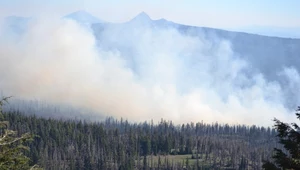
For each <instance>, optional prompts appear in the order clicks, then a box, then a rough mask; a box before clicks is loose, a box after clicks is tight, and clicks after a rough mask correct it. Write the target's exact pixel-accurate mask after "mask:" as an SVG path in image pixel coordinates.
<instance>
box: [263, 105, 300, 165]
mask: <svg viewBox="0 0 300 170" xmlns="http://www.w3.org/2000/svg"><path fill="white" fill-rule="evenodd" d="M296 116H297V119H299V120H300V107H298V109H297V110H296ZM274 122H275V125H274V127H275V129H276V130H277V133H278V134H277V137H278V138H279V143H281V144H282V145H283V147H284V148H285V151H283V150H281V149H278V148H274V155H273V162H270V161H265V163H264V164H263V168H264V169H266V170H276V169H300V127H299V126H298V125H297V124H296V123H291V124H288V123H283V122H281V121H279V120H278V119H276V118H275V119H274Z"/></svg>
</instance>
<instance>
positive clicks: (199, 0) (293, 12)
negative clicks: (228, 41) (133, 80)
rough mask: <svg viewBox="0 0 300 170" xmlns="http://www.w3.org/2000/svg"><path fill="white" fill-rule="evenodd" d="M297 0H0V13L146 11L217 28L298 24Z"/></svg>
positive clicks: (125, 16) (121, 17) (112, 15)
mask: <svg viewBox="0 0 300 170" xmlns="http://www.w3.org/2000/svg"><path fill="white" fill-rule="evenodd" d="M299 7H300V1H298V0H287V1H282V0H263V1H262V0H251V1H250V0H226V1H222V0H209V1H208V0H207V1H204V0H144V1H142V0H126V1H123V0H107V1H104V0H51V1H50V0H49V1H45V0H0V11H1V12H0V16H7V15H23V16H32V15H35V16H36V15H41V14H43V15H57V16H62V15H65V14H68V13H71V12H74V11H76V10H86V11H88V12H90V13H91V14H93V15H95V16H97V17H99V18H101V19H102V20H106V21H111V22H123V21H127V20H129V19H131V18H132V17H134V16H135V15H136V14H138V13H139V12H141V11H145V12H146V13H148V14H149V15H150V17H151V18H152V19H158V18H166V19H168V20H172V21H175V22H178V23H183V24H189V25H197V26H209V27H219V28H240V27H248V26H268V27H300V11H299Z"/></svg>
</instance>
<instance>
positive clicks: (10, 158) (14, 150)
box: [0, 97, 37, 170]
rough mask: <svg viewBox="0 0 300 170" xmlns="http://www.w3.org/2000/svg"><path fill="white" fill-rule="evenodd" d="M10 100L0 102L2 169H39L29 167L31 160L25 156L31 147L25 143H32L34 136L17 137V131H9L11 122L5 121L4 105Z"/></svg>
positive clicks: (0, 156) (0, 167) (0, 162)
mask: <svg viewBox="0 0 300 170" xmlns="http://www.w3.org/2000/svg"><path fill="white" fill-rule="evenodd" d="M9 98H10V97H4V98H2V99H1V100H0V169H3V170H6V169H7V170H13V169H16V170H22V169H37V166H36V165H35V166H33V167H30V166H29V161H30V159H29V158H28V157H27V156H26V155H24V152H25V151H29V147H27V146H25V145H24V143H26V142H27V141H31V140H32V139H33V136H32V135H31V134H29V133H25V134H23V135H21V136H20V137H19V136H17V132H16V131H13V130H10V129H9V122H8V121H4V118H3V114H2V111H3V105H4V104H5V103H7V102H8V101H7V100H8V99H9Z"/></svg>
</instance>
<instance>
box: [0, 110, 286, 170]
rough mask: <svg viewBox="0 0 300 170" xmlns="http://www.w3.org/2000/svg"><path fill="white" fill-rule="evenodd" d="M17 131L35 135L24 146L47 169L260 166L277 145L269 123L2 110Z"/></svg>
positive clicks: (232, 167)
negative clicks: (61, 116)
mask: <svg viewBox="0 0 300 170" xmlns="http://www.w3.org/2000/svg"><path fill="white" fill-rule="evenodd" d="M3 116H4V119H5V120H7V121H9V122H10V124H11V128H12V129H13V130H15V131H17V132H18V135H22V134H24V133H27V132H30V133H32V134H35V135H37V136H38V137H36V138H34V140H33V141H32V142H31V143H30V144H29V148H30V152H26V154H27V156H28V157H29V158H30V160H31V162H30V163H31V164H32V165H34V164H38V165H40V166H41V167H44V168H45V169H53V170H54V169H261V167H262V165H263V160H268V159H269V158H271V157H272V149H273V148H274V147H279V148H281V146H280V145H279V144H278V142H277V140H276V134H277V133H276V131H275V129H273V128H265V127H258V126H245V125H228V124H219V123H212V124H206V123H203V122H198V123H193V122H191V123H187V124H181V125H175V124H174V123H172V121H166V120H161V121H160V122H157V123H153V121H150V122H143V123H132V122H129V121H127V120H123V119H120V120H117V119H114V118H107V119H106V120H104V121H102V122H86V121H81V120H79V121H78V120H57V119H52V118H42V117H37V116H34V115H24V114H22V113H20V112H17V111H10V112H6V113H4V114H3Z"/></svg>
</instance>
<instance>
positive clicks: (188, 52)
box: [0, 20, 300, 125]
mask: <svg viewBox="0 0 300 170" xmlns="http://www.w3.org/2000/svg"><path fill="white" fill-rule="evenodd" d="M122 29H130V30H127V31H125V32H126V33H128V34H123V33H124V30H123V32H122ZM0 30H1V29H0ZM0 38H1V39H0V89H1V90H2V91H3V92H4V93H5V94H9V95H13V96H17V97H19V98H22V99H28V100H30V99H38V100H43V101H47V102H49V103H63V104H71V105H74V106H79V107H85V108H90V109H93V110H95V111H97V112H99V113H102V114H103V113H104V114H106V115H110V116H114V117H117V118H119V117H123V118H127V119H129V120H134V121H144V120H150V119H154V120H155V121H158V120H160V119H161V118H164V119H169V120H173V121H174V122H180V123H181V122H190V121H196V122H197V121H201V120H203V121H204V122H207V123H211V122H216V121H218V122H223V123H245V124H259V125H271V124H272V123H273V122H272V121H271V120H272V119H273V118H274V117H276V118H279V119H281V120H288V118H289V117H291V116H292V115H291V114H290V111H289V110H287V109H286V108H285V107H284V105H283V101H282V100H283V95H284V93H283V91H284V90H283V89H282V87H281V86H280V85H279V84H278V83H277V82H268V81H266V80H265V79H264V77H263V76H262V74H260V73H256V74H251V75H250V76H249V74H248V72H249V71H251V66H250V65H249V63H247V62H246V61H244V60H242V59H240V58H239V56H236V55H235V53H234V51H232V49H231V47H230V42H227V41H225V40H217V39H216V40H214V42H212V41H210V40H206V39H201V38H197V37H191V36H187V35H183V34H181V33H179V32H178V31H177V30H176V29H172V28H165V29H158V28H151V27H145V28H138V25H137V26H136V27H134V26H133V27H126V28H119V29H117V28H115V27H113V26H112V27H111V28H110V27H108V28H107V29H106V30H105V31H104V32H103V33H102V36H101V37H100V38H99V42H98V44H97V41H96V39H95V37H94V35H93V33H92V32H91V31H90V30H89V29H87V28H85V27H83V26H80V25H79V24H77V23H75V22H73V21H70V20H43V21H40V20H36V21H35V22H33V23H31V24H30V25H29V28H28V30H27V31H26V32H25V34H24V35H22V36H21V38H20V39H18V40H12V41H8V39H7V37H6V36H4V35H0ZM101 42H102V43H101ZM108 42H109V43H110V45H109V47H108V45H106V43H108ZM216 42H217V43H216ZM114 44H115V45H114ZM119 48H127V49H128V50H127V52H126V53H124V50H119ZM125 51H126V50H125ZM129 58H130V59H129ZM281 74H282V76H283V77H285V78H286V79H287V80H288V81H291V82H292V83H290V84H291V85H293V83H294V85H293V86H292V87H291V88H295V87H296V85H295V83H296V84H299V82H300V81H299V80H297V79H295V77H294V76H293V77H288V76H287V75H291V74H297V76H298V78H299V75H298V73H297V72H296V73H295V70H293V69H285V70H283V72H282V73H281Z"/></svg>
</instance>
